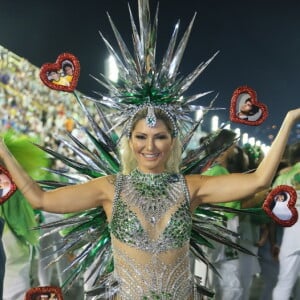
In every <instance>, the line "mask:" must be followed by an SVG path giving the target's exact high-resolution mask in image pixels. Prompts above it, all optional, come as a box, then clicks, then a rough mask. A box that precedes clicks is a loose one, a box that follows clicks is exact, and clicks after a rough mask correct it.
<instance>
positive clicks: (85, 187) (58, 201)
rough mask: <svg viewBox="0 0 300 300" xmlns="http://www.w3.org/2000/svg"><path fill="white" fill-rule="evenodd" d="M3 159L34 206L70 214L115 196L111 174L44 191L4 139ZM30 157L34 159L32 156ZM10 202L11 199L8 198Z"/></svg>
mask: <svg viewBox="0 0 300 300" xmlns="http://www.w3.org/2000/svg"><path fill="white" fill-rule="evenodd" d="M0 158H1V159H2V162H3V163H4V165H5V167H6V168H7V170H8V171H9V173H10V175H11V177H12V179H13V181H14V182H15V184H16V185H17V187H18V189H19V190H20V191H21V192H22V194H23V195H24V197H25V198H26V199H27V200H28V202H29V203H30V204H31V205H32V207H33V208H36V209H41V210H45V211H48V212H53V213H71V212H76V211H80V210H84V209H89V208H93V207H97V206H103V205H105V204H106V201H108V202H109V201H110V200H111V199H112V197H113V196H112V195H113V191H114V185H113V178H112V176H107V177H101V178H97V179H93V180H90V181H88V182H86V183H82V184H77V185H72V186H67V187H62V188H57V189H54V190H51V191H44V190H43V189H41V187H40V186H39V185H38V184H37V183H36V182H35V181H34V180H33V179H32V178H31V177H30V176H29V175H28V174H27V173H26V172H25V170H24V169H23V168H22V167H21V165H20V164H19V163H18V161H17V160H16V159H15V158H14V157H13V155H12V154H11V153H10V151H9V150H8V148H7V147H6V145H5V144H4V142H3V140H1V141H0ZM28 159H34V158H32V157H29V158H28ZM8 201H9V200H8Z"/></svg>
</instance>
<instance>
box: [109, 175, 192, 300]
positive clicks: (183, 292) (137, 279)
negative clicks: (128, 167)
mask: <svg viewBox="0 0 300 300" xmlns="http://www.w3.org/2000/svg"><path fill="white" fill-rule="evenodd" d="M191 224H192V220H191V212H190V204H189V196H188V191H187V187H186V184H185V181H184V178H183V176H181V175H177V174H174V175H173V174H167V173H163V174H155V175H154V174H142V173H140V172H139V171H137V170H135V171H133V172H132V173H131V174H130V175H126V176H124V175H119V176H118V177H117V181H116V194H115V199H114V201H113V211H112V218H111V222H110V226H111V236H112V245H113V251H114V265H115V276H116V278H117V280H118V281H119V284H120V292H119V297H120V298H121V299H131V300H132V299H152V298H153V299H182V300H184V299H191V298H190V297H191V294H192V275H191V272H190V258H189V239H190V233H191ZM143 297H144V298H143ZM147 297H149V298H147ZM151 297H152V298H151ZM155 297H160V298H155Z"/></svg>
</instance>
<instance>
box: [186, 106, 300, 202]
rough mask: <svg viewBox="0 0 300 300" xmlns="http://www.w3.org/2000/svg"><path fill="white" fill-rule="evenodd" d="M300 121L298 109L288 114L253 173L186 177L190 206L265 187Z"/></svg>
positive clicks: (240, 196) (237, 197) (242, 195)
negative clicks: (291, 133) (293, 129)
mask: <svg viewBox="0 0 300 300" xmlns="http://www.w3.org/2000/svg"><path fill="white" fill-rule="evenodd" d="M297 120H300V108H298V109H294V110H291V111H289V112H288V113H287V115H286V117H285V119H284V121H283V123H282V125H281V128H280V130H279V132H278V134H277V136H276V138H275V140H274V141H273V143H272V145H271V147H270V150H269V151H268V153H267V155H266V156H265V158H264V159H263V160H262V162H261V163H260V165H259V166H258V168H257V169H256V171H255V172H253V173H249V174H237V173H236V174H229V175H222V176H216V177H214V176H201V175H191V176H187V184H188V187H189V190H190V195H191V199H192V205H193V207H196V206H198V205H199V204H201V203H212V202H228V201H234V200H240V199H244V198H246V197H249V196H251V195H253V194H255V193H257V192H259V191H261V190H262V189H265V188H268V187H269V186H270V184H271V182H272V180H273V177H274V176H275V174H276V170H277V167H278V165H279V163H280V160H281V157H282V155H283V153H284V150H285V147H286V144H287V142H288V138H289V135H290V132H291V130H292V128H293V126H294V124H295V123H296V121H297Z"/></svg>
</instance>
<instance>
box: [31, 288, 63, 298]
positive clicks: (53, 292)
mask: <svg viewBox="0 0 300 300" xmlns="http://www.w3.org/2000/svg"><path fill="white" fill-rule="evenodd" d="M42 296H45V297H48V298H46V299H56V300H63V295H62V291H61V288H59V287H56V286H38V287H34V288H31V289H30V290H28V291H27V292H26V295H25V300H36V299H43V298H42ZM51 296H54V297H55V298H50V297H51Z"/></svg>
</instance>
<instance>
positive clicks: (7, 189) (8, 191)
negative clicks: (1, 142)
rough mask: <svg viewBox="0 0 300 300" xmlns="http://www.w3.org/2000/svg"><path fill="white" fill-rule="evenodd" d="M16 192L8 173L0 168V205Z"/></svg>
mask: <svg viewBox="0 0 300 300" xmlns="http://www.w3.org/2000/svg"><path fill="white" fill-rule="evenodd" d="M16 190H17V186H16V184H15V183H14V182H13V180H12V178H11V176H10V174H9V172H8V171H7V170H6V169H5V168H3V167H1V166H0V204H3V203H4V202H5V201H7V200H8V198H9V197H10V196H11V195H12V194H13V193H14V192H15V191H16Z"/></svg>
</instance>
